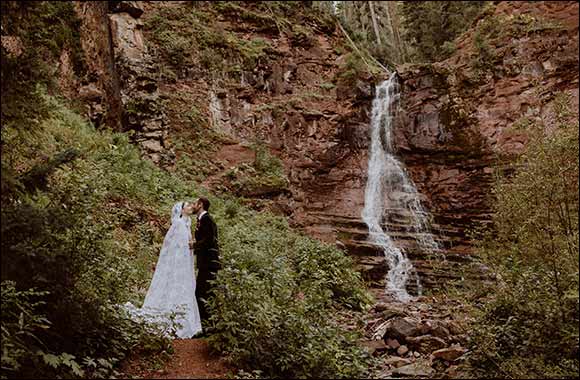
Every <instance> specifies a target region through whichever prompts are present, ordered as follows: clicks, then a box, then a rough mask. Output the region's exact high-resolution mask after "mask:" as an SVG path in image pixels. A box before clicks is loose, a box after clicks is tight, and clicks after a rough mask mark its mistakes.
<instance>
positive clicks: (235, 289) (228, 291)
mask: <svg viewBox="0 0 580 380" xmlns="http://www.w3.org/2000/svg"><path fill="white" fill-rule="evenodd" d="M44 101H45V102H46V103H47V104H49V105H50V107H51V108H52V109H53V111H52V113H51V115H50V118H48V119H47V120H45V121H44V122H42V123H41V129H40V130H38V131H37V132H36V134H37V137H39V138H38V139H37V140H36V143H35V144H29V143H28V142H26V141H21V140H18V139H17V137H18V135H17V134H16V133H13V130H12V129H11V128H8V129H4V128H3V130H2V133H3V136H2V137H3V141H5V142H6V147H7V149H6V150H5V151H4V152H3V155H2V162H3V164H6V165H8V166H10V167H12V168H15V167H19V168H22V169H21V170H23V171H26V170H28V169H29V168H31V167H34V166H36V165H37V164H38V163H40V162H43V160H45V158H43V157H51V156H54V155H55V154H57V153H58V152H62V151H63V150H66V149H67V148H74V149H77V150H78V151H79V152H80V155H79V157H78V158H77V159H76V160H75V161H73V162H70V163H66V164H64V165H63V166H61V167H59V168H56V169H55V170H54V172H51V173H49V174H48V179H47V186H46V188H42V189H38V190H36V191H35V192H34V193H31V194H28V193H24V192H21V193H17V194H15V195H14V197H13V198H12V199H8V200H6V201H3V204H2V206H3V207H2V236H3V239H2V279H3V281H5V280H10V281H13V283H8V282H6V283H4V282H3V292H2V297H3V309H2V334H3V336H2V337H3V339H2V350H3V357H2V360H3V370H2V373H3V376H6V377H8V376H10V377H31V376H40V377H51V376H54V377H59V376H60V377H94V378H98V377H107V376H111V375H115V374H116V372H115V368H116V367H117V364H118V363H119V361H120V360H122V359H123V358H124V357H126V355H127V353H128V352H129V351H131V350H141V351H143V353H144V354H148V353H158V352H167V351H168V350H169V347H168V341H167V340H164V339H161V338H160V337H159V336H158V335H156V334H154V333H152V332H151V331H152V330H151V328H150V327H147V326H142V325H139V324H137V323H135V322H133V321H131V320H130V319H128V318H127V317H126V316H125V315H124V314H123V313H121V312H120V311H119V310H118V309H117V308H116V307H115V305H117V304H119V303H123V302H124V301H126V300H131V301H133V302H134V303H137V304H138V303H139V301H140V300H141V299H142V298H143V297H144V295H145V291H146V289H147V287H148V286H149V282H150V277H151V274H152V272H151V265H152V263H154V261H155V260H156V257H157V254H158V251H159V249H160V244H161V241H162V239H163V233H164V231H165V230H166V228H167V227H168V226H167V219H168V218H167V215H168V214H169V211H170V208H171V206H172V205H173V203H174V202H175V201H176V200H178V199H191V198H192V197H195V196H196V195H197V194H196V193H197V192H196V189H195V187H194V186H192V185H191V184H190V183H188V182H184V181H183V180H178V179H177V177H173V176H171V175H170V174H169V173H166V172H164V171H162V170H160V169H158V168H156V167H155V166H154V165H152V164H151V163H149V162H148V161H144V160H142V159H141V158H140V155H139V152H138V150H137V149H136V148H135V147H133V146H132V145H131V144H130V143H129V139H128V137H127V136H126V135H124V134H120V133H110V132H107V131H100V132H99V131H96V130H95V129H94V128H93V127H91V126H90V125H88V124H87V123H86V122H85V121H84V120H83V119H82V118H81V117H80V116H78V115H77V114H75V113H73V112H71V111H70V110H68V109H67V108H66V107H65V106H64V105H63V104H62V103H61V102H59V101H56V100H55V99H54V98H50V97H45V98H44ZM194 114H195V112H194ZM193 117H195V115H193ZM255 149H256V151H257V154H256V162H255V164H254V166H255V170H259V171H261V172H263V173H280V172H282V166H281V162H280V161H279V160H278V159H275V158H274V157H272V156H271V155H270V154H269V153H267V152H266V151H265V148H264V147H256V148H255ZM210 199H211V201H212V212H213V213H214V215H215V218H216V220H217V221H218V224H219V228H220V243H221V245H222V246H221V252H222V255H223V258H224V270H223V271H222V272H223V273H220V276H219V278H218V280H217V289H218V291H217V292H216V298H215V299H213V300H211V305H212V308H213V309H214V320H213V323H214V325H215V327H216V334H215V336H214V338H213V339H214V343H215V346H216V347H217V348H219V349H220V350H222V351H226V352H231V353H232V354H233V355H234V357H235V358H237V359H238V360H240V365H241V366H243V367H244V368H245V369H247V370H249V371H252V370H262V371H264V373H267V374H268V375H271V376H279V377H283V376H286V375H292V374H296V375H297V376H302V377H304V376H325V377H349V376H357V375H360V374H362V373H364V369H365V368H366V363H367V361H366V360H367V359H366V356H365V354H364V353H363V352H362V351H361V350H360V349H359V348H358V347H357V345H356V343H355V338H356V335H355V334H351V333H346V332H345V331H343V330H342V329H341V328H339V327H338V326H337V325H336V324H335V323H334V322H332V318H329V315H333V314H334V311H335V310H336V309H337V308H350V309H353V310H359V309H361V308H363V307H365V305H367V304H368V302H369V298H368V295H367V293H366V292H365V290H364V285H363V283H362V281H361V279H360V276H359V275H358V273H357V272H356V271H354V269H352V261H351V259H350V258H348V257H346V256H345V255H344V254H343V253H342V252H341V251H338V250H337V249H335V248H332V247H329V246H326V245H322V244H320V243H316V242H314V241H312V240H310V239H307V238H305V237H302V236H299V235H297V234H295V233H292V232H291V231H290V229H289V227H288V225H287V224H286V222H285V221H283V220H281V219H278V218H275V217H273V216H270V215H266V214H264V215H256V214H254V213H251V212H250V211H248V210H247V209H246V208H244V207H242V206H241V205H240V203H239V201H238V200H236V199H229V200H226V201H223V200H221V199H216V198H214V197H211V196H210ZM4 288H6V289H13V290H8V291H6V292H5V291H4ZM29 289H31V290H29ZM32 289H37V290H32ZM47 291H48V292H49V293H47ZM5 296H6V297H5ZM4 305H7V307H6V308H5V307H4ZM21 315H22V316H21ZM21 321H22V322H21ZM49 321H50V322H49ZM32 336H34V338H33V337H32ZM232 342H235V343H232ZM261 355H264V356H263V357H262V356H261ZM4 363H6V364H4ZM252 373H254V374H255V372H252Z"/></svg>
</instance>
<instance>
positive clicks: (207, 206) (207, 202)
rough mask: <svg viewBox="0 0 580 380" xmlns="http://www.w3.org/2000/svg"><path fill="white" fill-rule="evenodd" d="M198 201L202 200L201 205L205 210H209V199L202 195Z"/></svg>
mask: <svg viewBox="0 0 580 380" xmlns="http://www.w3.org/2000/svg"><path fill="white" fill-rule="evenodd" d="M198 201H199V202H201V205H202V206H203V209H204V210H205V211H209V199H207V198H205V197H201V198H199V200H198Z"/></svg>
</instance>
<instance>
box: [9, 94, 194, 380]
mask: <svg viewBox="0 0 580 380" xmlns="http://www.w3.org/2000/svg"><path fill="white" fill-rule="evenodd" d="M43 101H44V102H46V103H47V104H48V105H50V107H51V108H52V109H53V112H52V113H51V116H50V118H49V119H47V120H45V121H44V122H42V123H41V129H39V130H37V131H35V132H34V133H35V137H36V138H37V140H36V141H37V143H36V144H28V142H27V141H26V140H25V141H21V140H18V139H17V137H18V134H15V133H11V131H10V128H6V129H4V128H3V130H2V138H3V142H4V143H5V144H6V145H5V149H4V152H3V155H2V161H3V164H4V165H7V166H8V165H9V166H11V167H12V168H16V167H18V168H20V170H22V171H24V172H25V173H26V172H27V171H30V170H34V168H35V167H36V166H37V165H39V164H41V163H42V161H43V158H42V157H50V156H54V155H55V154H57V153H58V152H61V151H63V150H64V149H66V148H75V149H78V150H79V151H80V152H81V157H79V158H78V159H77V160H75V161H73V162H72V163H70V164H67V165H65V166H63V167H62V168H60V169H57V170H56V171H54V173H52V174H50V175H49V177H48V178H47V186H46V188H45V189H37V190H36V191H35V192H33V193H23V192H21V191H20V192H17V193H15V194H13V197H12V198H11V199H6V200H3V204H2V214H1V216H2V237H3V239H2V247H1V249H2V258H1V259H2V280H3V281H4V280H11V281H13V282H14V285H13V286H14V289H15V290H14V294H15V295H14V297H15V298H14V299H15V300H16V301H10V302H8V308H7V309H6V313H4V310H5V309H4V308H3V314H2V329H3V334H4V331H5V329H6V331H7V339H3V340H2V349H3V352H7V353H6V358H8V360H10V358H12V360H11V363H12V364H11V367H9V368H7V369H6V371H8V372H9V373H10V376H11V377H21V376H23V377H27V376H41V377H50V376H75V377H79V376H85V377H91V376H96V377H103V376H107V374H110V371H111V370H112V368H113V365H114V364H115V363H118V362H119V360H120V359H122V358H123V357H124V356H125V355H126V353H127V352H128V351H129V350H130V349H131V348H133V347H134V346H135V345H137V344H139V342H141V343H142V344H141V346H143V345H146V346H148V347H150V348H153V347H156V348H158V349H160V350H163V349H166V346H167V343H168V342H167V341H166V340H165V339H162V338H160V337H158V336H155V335H151V334H149V333H148V332H147V331H146V330H145V329H144V326H140V325H138V324H136V323H133V322H131V321H130V320H128V319H127V317H126V316H125V315H123V314H122V313H121V312H120V311H119V310H118V309H117V308H116V307H115V305H116V304H118V303H121V302H124V301H126V300H127V299H128V298H131V299H132V300H135V298H139V297H140V295H139V291H141V296H142V295H143V294H142V293H143V291H142V289H143V288H144V287H145V286H147V285H148V282H149V279H150V268H149V265H150V262H151V260H152V259H153V258H154V257H155V256H156V254H157V250H158V245H156V244H154V242H155V241H157V242H158V241H159V239H160V233H159V232H160V231H159V227H155V226H151V225H147V224H146V222H145V221H144V220H143V219H142V215H143V214H146V215H147V214H152V215H151V216H152V217H153V218H155V217H156V216H157V215H156V214H155V212H156V211H154V210H151V209H148V208H147V203H148V202H156V203H157V202H159V199H162V200H165V201H168V200H170V199H171V201H170V202H172V201H173V199H175V198H176V196H175V194H174V193H171V192H168V191H175V190H174V189H175V186H172V184H171V178H170V177H169V176H168V175H165V176H164V175H162V173H161V172H160V171H159V170H158V169H155V168H154V167H153V165H152V164H150V163H147V162H145V161H142V160H141V158H140V156H139V152H138V151H137V149H136V148H135V147H133V146H132V145H131V144H130V143H129V141H128V138H127V136H125V135H121V134H111V133H107V132H102V133H99V132H96V131H95V130H94V129H93V128H92V127H90V126H89V125H88V124H87V123H86V122H84V121H83V120H82V119H81V118H80V117H79V116H78V115H76V114H74V113H73V112H71V111H69V110H68V109H67V108H65V107H64V106H63V104H62V103H60V102H58V101H55V100H54V99H53V98H49V97H46V96H44V98H43ZM135 173H139V175H136V174H135ZM172 188H173V190H172ZM182 189H185V188H182ZM184 192H185V191H184ZM129 205H132V206H131V207H129ZM166 207H167V208H168V207H171V206H169V205H168V206H166ZM165 211H167V210H165ZM167 212H168V211H167ZM147 219H149V218H147ZM28 289H38V291H39V292H42V294H43V296H42V297H41V299H40V300H39V302H40V301H42V302H41V303H39V302H35V303H34V304H33V303H28V304H27V302H28V298H26V297H27V296H26V295H27V294H28V293H27V292H32V290H30V291H28ZM145 289H146V288H145ZM30 294H32V293H30ZM35 294H36V293H35ZM3 297H4V292H3ZM18 300H20V301H18ZM17 301H18V302H17ZM19 302H20V303H19ZM18 305H24V306H18ZM27 305H28V306H27ZM18 308H21V309H22V310H24V311H25V312H23V314H22V315H29V319H30V323H29V327H27V328H26V329H28V330H31V331H28V330H26V329H24V327H20V328H23V329H24V332H25V333H27V334H28V332H30V334H33V335H34V337H36V339H32V338H31V337H32V335H30V334H28V336H25V338H26V339H25V340H20V341H19V340H18V339H19V338H18V337H19V336H20V335H22V334H21V333H20V332H18V331H16V332H13V330H11V329H12V328H11V326H13V319H14V315H16V313H18ZM39 318H40V319H39ZM39 320H42V321H44V322H45V323H44V325H45V326H48V327H47V328H43V329H41V330H39V329H38V328H36V327H38V326H37V325H36V324H35V323H36V322H37V321H39ZM48 321H50V323H49V322H48ZM27 331H28V332H27ZM18 346H19V347H20V349H15V350H16V351H15V353H13V352H12V350H13V348H11V347H18ZM3 357H4V356H3ZM3 360H4V359H3ZM15 363H17V364H15ZM10 369H12V370H15V371H16V373H13V372H11V371H10ZM3 376H4V367H3Z"/></svg>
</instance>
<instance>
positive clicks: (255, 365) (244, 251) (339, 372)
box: [210, 211, 369, 378]
mask: <svg viewBox="0 0 580 380" xmlns="http://www.w3.org/2000/svg"><path fill="white" fill-rule="evenodd" d="M248 217H249V216H248V215H247V214H245V213H240V211H238V213H237V215H236V216H235V218H234V219H228V218H227V216H226V217H225V218H224V219H226V223H227V224H228V228H227V229H221V231H223V232H222V234H221V237H220V239H221V240H220V242H221V245H222V252H223V254H222V260H223V262H224V268H223V270H221V271H220V272H219V273H218V278H217V284H216V286H217V288H216V291H215V298H214V299H212V301H211V303H210V307H211V310H212V314H213V315H212V321H213V323H214V325H215V331H216V333H215V334H214V335H212V336H211V337H210V339H211V342H212V344H213V346H214V347H216V348H217V349H218V350H220V351H224V352H228V353H231V354H232V355H233V357H234V358H235V359H236V361H237V362H238V363H239V365H240V366H241V368H242V369H246V370H259V371H261V373H263V374H264V375H265V376H266V377H290V378H304V377H322V378H347V377H360V376H362V375H364V374H365V370H366V369H367V367H368V357H367V356H366V354H365V353H364V352H363V351H362V350H361V349H360V348H359V347H358V346H357V345H356V338H357V336H356V334H354V333H352V334H351V333H348V332H345V331H342V330H341V329H340V328H339V327H338V326H337V325H336V324H335V323H333V322H332V315H333V314H334V311H333V310H334V308H336V307H347V308H350V309H352V310H360V309H362V308H364V307H365V306H366V305H367V304H368V302H369V299H368V295H367V294H366V293H365V291H364V287H363V284H362V282H361V279H360V275H359V274H358V273H357V272H356V271H354V270H353V268H352V261H351V259H350V258H349V257H347V256H345V255H344V254H343V253H342V252H340V251H338V250H337V249H335V248H332V247H330V246H327V245H324V244H322V243H318V242H314V241H313V240H311V239H307V238H305V237H301V236H299V235H296V234H295V233H292V232H291V231H290V230H289V228H288V225H287V224H286V222H285V221H284V220H282V219H278V218H274V217H272V216H267V215H260V216H258V217H257V218H256V219H255V220H254V222H253V223H251V224H250V223H247V220H248ZM217 220H220V218H218V219H217ZM222 220H223V219H222ZM241 247H243V248H241Z"/></svg>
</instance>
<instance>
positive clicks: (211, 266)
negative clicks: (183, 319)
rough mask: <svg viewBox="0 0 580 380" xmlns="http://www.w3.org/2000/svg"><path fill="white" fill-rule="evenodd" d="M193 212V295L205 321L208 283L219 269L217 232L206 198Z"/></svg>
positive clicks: (207, 316) (197, 203)
mask: <svg viewBox="0 0 580 380" xmlns="http://www.w3.org/2000/svg"><path fill="white" fill-rule="evenodd" d="M193 211H194V212H195V213H196V214H197V224H196V227H195V242H194V243H193V249H194V253H195V255H196V256H197V268H198V274H197V286H196V289H195V295H196V297H197V301H198V305H199V314H200V317H201V319H202V320H205V321H207V319H208V318H209V314H208V310H207V305H206V304H205V301H206V300H207V298H208V296H209V292H210V290H211V284H210V283H209V281H210V280H214V279H215V278H216V273H217V271H218V270H219V269H220V268H221V264H220V261H219V252H218V241H217V239H218V231H217V226H216V224H215V222H214V221H213V219H212V217H211V216H210V215H209V213H208V211H209V200H208V199H207V198H204V197H201V198H199V199H198V200H197V201H196V202H195V203H194V205H193Z"/></svg>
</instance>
